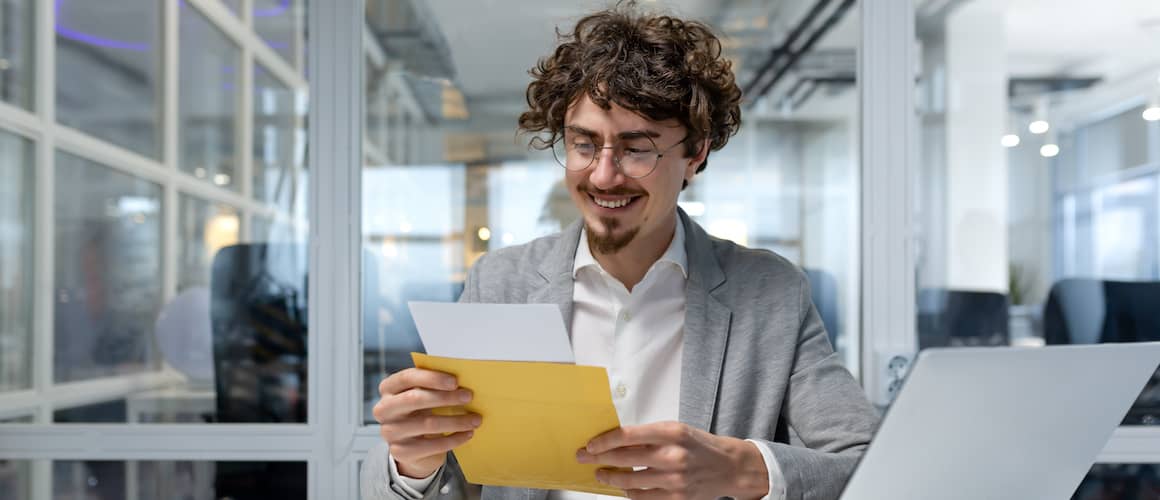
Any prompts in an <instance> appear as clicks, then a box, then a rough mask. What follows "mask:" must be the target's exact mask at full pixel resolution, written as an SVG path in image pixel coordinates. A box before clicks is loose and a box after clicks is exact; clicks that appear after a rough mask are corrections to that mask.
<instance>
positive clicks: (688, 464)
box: [576, 422, 769, 500]
mask: <svg viewBox="0 0 1160 500" xmlns="http://www.w3.org/2000/svg"><path fill="white" fill-rule="evenodd" d="M576 459H577V460H578V461H579V462H580V463H585V464H593V463H594V464H602V465H608V466H612V467H640V466H644V467H647V469H644V470H638V471H616V470H607V469H601V470H598V471H597V472H596V479H597V480H598V481H600V482H601V483H604V484H607V485H609V486H614V487H617V488H621V489H623V490H624V491H625V493H627V494H628V497H629V498H631V499H633V500H653V499H662V498H663V499H669V498H672V499H696V500H700V499H714V498H717V497H723V496H731V497H733V498H737V499H754V498H761V497H763V496H765V495H766V493H767V492H768V490H769V470H768V469H767V468H766V466H765V459H763V458H762V456H761V452H760V451H758V449H757V446H756V445H754V444H753V443H749V442H746V441H744V440H741V439H736V438H731V437H722V436H715V435H713V434H709V433H708V432H705V431H702V430H699V429H694V428H692V427H689V426H687V425H685V424H681V423H677V422H663V423H657V424H648V425H639V426H632V427H622V428H619V429H615V430H612V431H608V432H606V433H604V434H601V435H600V436H597V437H596V438H595V439H593V440H592V441H589V442H588V447H587V448H585V449H581V450H580V451H579V452H577V453H576Z"/></svg>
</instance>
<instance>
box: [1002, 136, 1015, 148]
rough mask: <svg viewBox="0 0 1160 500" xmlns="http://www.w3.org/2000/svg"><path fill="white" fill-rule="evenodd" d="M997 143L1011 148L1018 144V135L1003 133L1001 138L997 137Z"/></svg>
mask: <svg viewBox="0 0 1160 500" xmlns="http://www.w3.org/2000/svg"><path fill="white" fill-rule="evenodd" d="M999 144H1002V145H1003V147H1005V148H1013V147H1015V146H1018V145H1019V136H1017V135H1015V134H1007V135H1004V136H1003V138H1002V139H999Z"/></svg>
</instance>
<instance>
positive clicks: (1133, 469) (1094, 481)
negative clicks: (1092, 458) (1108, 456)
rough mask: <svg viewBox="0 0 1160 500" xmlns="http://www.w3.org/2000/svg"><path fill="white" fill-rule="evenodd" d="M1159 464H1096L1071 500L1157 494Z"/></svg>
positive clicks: (1121, 499) (1130, 498)
mask: <svg viewBox="0 0 1160 500" xmlns="http://www.w3.org/2000/svg"><path fill="white" fill-rule="evenodd" d="M1158 468H1160V464H1096V465H1094V466H1092V469H1091V471H1089V472H1088V475H1087V477H1085V478H1084V479H1083V482H1082V483H1080V485H1079V488H1077V489H1076V491H1075V494H1074V495H1072V497H1071V498H1072V500H1137V499H1144V498H1157V497H1160V473H1158V472H1157V469H1158Z"/></svg>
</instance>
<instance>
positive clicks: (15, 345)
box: [0, 132, 35, 392]
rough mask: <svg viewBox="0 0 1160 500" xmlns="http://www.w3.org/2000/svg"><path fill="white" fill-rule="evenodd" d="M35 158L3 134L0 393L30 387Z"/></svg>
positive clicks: (21, 142) (26, 145)
mask: <svg viewBox="0 0 1160 500" xmlns="http://www.w3.org/2000/svg"><path fill="white" fill-rule="evenodd" d="M34 158H35V151H34V149H33V145H32V142H31V141H28V140H26V139H24V138H21V137H18V136H15V135H12V134H8V133H5V132H0V392H3V391H12V390H18V389H26V388H29V387H32V339H33V336H32V294H33V290H32V283H33V275H32V273H33V257H32V255H33V254H32V252H33V227H34V226H33V219H32V218H33V210H32V207H33V202H34V200H33V193H34V192H35V190H34V189H33V175H34V171H35V170H34V169H35V159H34Z"/></svg>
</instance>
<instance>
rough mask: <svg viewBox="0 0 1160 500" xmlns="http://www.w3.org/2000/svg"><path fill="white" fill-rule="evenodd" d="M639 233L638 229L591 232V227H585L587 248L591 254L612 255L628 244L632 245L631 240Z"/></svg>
mask: <svg viewBox="0 0 1160 500" xmlns="http://www.w3.org/2000/svg"><path fill="white" fill-rule="evenodd" d="M639 231H640V228H632V229H628V230H625V229H621V230H615V229H613V230H604V231H594V230H592V226H590V225H589V226H588V227H587V234H588V248H589V249H591V250H592V252H593V253H598V254H602V255H612V254H615V253H617V252H619V251H621V250H623V249H624V248H625V247H627V246H628V244H629V243H632V240H633V238H635V237H636V233H637V232H639Z"/></svg>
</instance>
